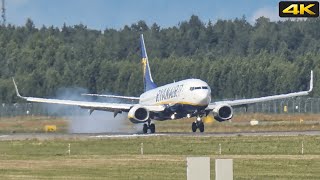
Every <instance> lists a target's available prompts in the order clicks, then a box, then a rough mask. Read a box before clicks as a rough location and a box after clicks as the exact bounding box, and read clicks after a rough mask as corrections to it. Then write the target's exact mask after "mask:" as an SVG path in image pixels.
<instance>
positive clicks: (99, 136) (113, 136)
mask: <svg viewBox="0 0 320 180" xmlns="http://www.w3.org/2000/svg"><path fill="white" fill-rule="evenodd" d="M168 135H169V134H119V135H116V134H114V135H97V136H90V137H91V138H130V137H151V136H168Z"/></svg>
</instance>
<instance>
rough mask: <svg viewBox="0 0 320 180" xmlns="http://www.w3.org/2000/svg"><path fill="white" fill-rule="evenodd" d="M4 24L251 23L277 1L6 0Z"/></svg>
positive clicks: (274, 12)
mask: <svg viewBox="0 0 320 180" xmlns="http://www.w3.org/2000/svg"><path fill="white" fill-rule="evenodd" d="M5 1H6V5H5V8H6V18H7V23H10V24H13V25H24V24H25V22H26V19H27V18H30V19H32V21H33V22H34V24H35V26H36V27H41V26H43V25H45V26H52V25H53V26H55V27H62V25H63V24H64V23H66V24H67V25H69V26H73V25H76V24H80V23H82V24H84V25H86V26H87V27H88V28H90V29H97V30H104V29H105V28H114V29H121V28H123V27H124V26H125V25H129V26H130V25H131V24H133V23H136V22H138V21H139V20H144V21H145V22H146V23H147V24H148V25H152V24H153V23H157V24H158V25H160V27H162V28H167V27H172V26H176V25H178V24H179V22H182V21H186V20H189V18H190V16H191V15H197V16H199V17H200V19H201V20H202V21H203V22H205V23H207V22H208V21H209V20H211V21H212V22H216V21H217V20H218V19H235V18H237V17H238V18H241V17H242V16H243V15H244V16H245V17H246V19H247V20H248V21H249V22H250V23H252V24H254V22H255V19H256V18H259V17H260V16H265V17H268V18H270V20H272V21H278V20H280V18H279V16H278V4H279V0H5Z"/></svg>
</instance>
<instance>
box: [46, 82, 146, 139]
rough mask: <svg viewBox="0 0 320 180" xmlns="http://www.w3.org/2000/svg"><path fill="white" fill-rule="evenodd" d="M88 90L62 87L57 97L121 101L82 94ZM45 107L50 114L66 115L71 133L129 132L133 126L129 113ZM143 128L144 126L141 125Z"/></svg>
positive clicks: (74, 107) (110, 101) (109, 101)
mask: <svg viewBox="0 0 320 180" xmlns="http://www.w3.org/2000/svg"><path fill="white" fill-rule="evenodd" d="M87 92H88V91H87V90H86V89H83V88H61V89H59V90H58V91H57V93H56V94H57V96H56V97H54V98H56V99H65V100H66V99H67V100H77V101H92V100H93V99H94V101H95V102H101V101H102V102H108V103H119V102H120V101H119V100H118V99H110V98H96V97H88V96H81V94H82V93H87ZM45 107H46V108H47V110H48V113H49V114H50V115H55V116H64V117H67V119H69V120H70V121H69V132H70V133H107V132H128V131H132V127H130V125H128V119H127V113H124V112H123V113H122V114H118V115H117V116H116V117H114V114H113V113H112V112H106V111H98V110H96V111H93V112H92V114H91V115H90V113H89V110H88V109H81V108H80V107H76V106H66V105H52V104H50V105H48V104H46V105H45ZM141 129H142V127H141Z"/></svg>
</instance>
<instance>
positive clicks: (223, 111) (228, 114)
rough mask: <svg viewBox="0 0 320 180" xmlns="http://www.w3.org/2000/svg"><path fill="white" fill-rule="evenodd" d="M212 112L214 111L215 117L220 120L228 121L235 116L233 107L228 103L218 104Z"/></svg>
mask: <svg viewBox="0 0 320 180" xmlns="http://www.w3.org/2000/svg"><path fill="white" fill-rule="evenodd" d="M212 112H213V116H214V119H216V120H217V121H219V122H222V121H227V120H229V119H231V118H232V116H233V109H232V107H231V106H230V105H228V104H221V105H218V106H217V107H215V108H214V109H213V111H212Z"/></svg>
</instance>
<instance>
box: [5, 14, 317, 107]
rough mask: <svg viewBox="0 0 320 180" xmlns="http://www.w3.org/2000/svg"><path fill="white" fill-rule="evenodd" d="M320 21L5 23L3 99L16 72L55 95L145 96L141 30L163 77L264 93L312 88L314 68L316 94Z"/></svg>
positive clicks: (231, 93) (29, 90) (34, 90)
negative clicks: (66, 91) (114, 25)
mask: <svg viewBox="0 0 320 180" xmlns="http://www.w3.org/2000/svg"><path fill="white" fill-rule="evenodd" d="M319 29H320V20H319V18H312V19H307V20H303V21H294V20H286V21H278V22H271V21H270V20H269V19H268V18H264V17H261V18H259V19H257V20H256V22H255V23H254V24H250V23H249V22H248V21H247V20H246V18H245V17H242V18H236V19H233V20H218V21H216V22H214V23H213V22H211V21H209V22H207V23H204V22H202V21H201V20H200V19H199V18H198V17H197V16H195V15H193V16H191V17H190V19H189V20H188V21H183V22H180V23H179V24H178V25H176V26H173V27H168V28H161V27H160V26H159V25H157V24H156V23H154V24H152V25H151V26H148V25H147V24H146V23H145V22H144V21H138V22H137V23H134V24H132V25H126V26H124V27H123V28H121V29H118V30H117V29H110V28H106V29H105V30H103V31H99V30H94V29H89V28H87V27H86V26H85V25H83V24H79V25H74V26H68V25H66V24H64V25H63V26H62V27H61V28H58V27H53V26H50V27H46V26H43V27H41V28H36V27H35V25H34V23H33V21H32V20H31V19H28V20H27V21H26V23H25V25H24V26H14V25H10V24H9V25H7V26H0V67H1V68H0V99H1V102H16V101H18V99H17V98H16V96H15V91H14V87H13V84H12V80H11V77H15V78H16V81H17V83H18V86H19V87H20V91H21V94H24V95H28V96H40V97H55V96H56V94H57V91H58V90H59V88H62V87H64V88H72V87H83V88H86V89H88V92H89V93H108V94H119V95H128V96H139V95H140V94H141V93H142V92H143V79H142V69H141V61H140V60H141V57H140V47H139V35H140V34H141V33H143V34H144V38H145V43H146V48H147V52H148V56H149V62H150V66H151V71H152V75H153V79H154V81H155V82H156V83H157V84H158V85H164V84H167V83H170V82H173V81H178V80H182V79H186V78H200V79H202V80H204V81H206V82H208V84H209V85H210V87H211V88H212V95H213V96H214V97H215V98H218V99H225V98H228V99H234V98H244V97H247V98H248V97H258V96H265V95H272V94H279V93H288V92H293V91H297V90H305V89H307V88H308V86H309V74H310V70H312V69H313V70H314V71H315V92H314V93H313V95H314V96H317V95H319V88H318V87H320V85H318V84H319V83H318V82H320V80H319V79H320V78H318V75H319V74H320V70H319V69H320V66H319V64H320V63H319V62H320V56H319V53H320V31H319Z"/></svg>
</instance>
